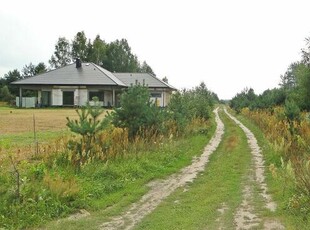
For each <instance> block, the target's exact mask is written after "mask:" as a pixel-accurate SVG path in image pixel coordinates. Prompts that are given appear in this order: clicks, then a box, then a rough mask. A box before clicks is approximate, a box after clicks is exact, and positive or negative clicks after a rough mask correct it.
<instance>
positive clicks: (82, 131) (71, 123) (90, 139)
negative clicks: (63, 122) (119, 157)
mask: <svg viewBox="0 0 310 230" xmlns="http://www.w3.org/2000/svg"><path fill="white" fill-rule="evenodd" d="M93 100H94V102H95V104H94V106H91V105H89V104H87V106H86V107H82V108H81V110H77V114H78V116H79V120H70V119H69V118H68V117H67V126H68V127H69V129H70V131H72V132H74V133H76V134H79V135H81V139H80V140H77V141H76V140H71V141H70V142H69V149H70V150H72V156H71V161H72V162H73V164H74V165H75V166H76V167H77V168H79V167H80V166H81V165H83V164H85V163H86V162H88V161H92V160H94V159H95V158H96V157H97V156H96V154H97V149H96V142H97V139H98V135H99V133H100V132H102V131H103V130H104V129H106V128H107V126H108V124H109V119H108V118H107V117H105V118H103V119H102V120H100V119H99V116H101V115H102V114H103V112H104V110H103V109H102V108H100V106H99V104H98V98H96V97H94V98H93Z"/></svg>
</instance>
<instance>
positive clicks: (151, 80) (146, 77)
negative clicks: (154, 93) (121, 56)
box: [113, 73, 175, 89]
mask: <svg viewBox="0 0 310 230" xmlns="http://www.w3.org/2000/svg"><path fill="white" fill-rule="evenodd" d="M113 74H114V75H115V76H116V77H117V78H118V79H120V80H121V81H122V82H124V83H125V84H126V85H127V86H131V85H135V84H141V85H146V86H148V87H151V88H171V89H175V88H174V87H173V86H171V85H169V84H168V83H166V82H164V81H162V80H160V79H159V78H157V77H155V76H154V75H152V74H150V73H113Z"/></svg>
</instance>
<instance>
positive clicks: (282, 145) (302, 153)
mask: <svg viewBox="0 0 310 230" xmlns="http://www.w3.org/2000/svg"><path fill="white" fill-rule="evenodd" d="M242 114H243V115H244V116H246V117H247V118H250V119H251V120H253V121H254V122H255V123H256V124H257V125H258V126H259V127H260V129H261V130H262V131H263V132H264V134H265V136H266V137H267V139H268V140H269V141H270V142H271V143H272V146H273V148H274V150H275V151H276V154H277V155H278V158H279V159H282V160H281V161H280V160H278V163H277V165H275V167H277V169H278V170H277V171H280V172H282V173H277V175H278V178H282V181H283V186H284V187H283V191H286V192H288V193H289V199H288V200H287V208H288V210H290V211H291V212H292V213H294V214H299V215H300V214H301V215H302V216H303V217H304V218H305V219H307V218H310V217H309V215H310V148H309V143H310V123H309V120H308V119H307V114H306V113H302V112H300V110H299V108H298V107H297V106H296V105H295V104H294V103H293V102H291V101H287V102H286V105H285V107H276V108H274V109H273V110H272V111H269V110H254V111H250V110H249V109H247V108H245V109H243V110H242ZM273 172H274V170H273ZM287 187H290V189H288V188H287Z"/></svg>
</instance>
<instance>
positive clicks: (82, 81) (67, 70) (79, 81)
mask: <svg viewBox="0 0 310 230" xmlns="http://www.w3.org/2000/svg"><path fill="white" fill-rule="evenodd" d="M12 84H15V85H72V86H82V85H83V86H85V85H106V86H121V87H127V86H128V87H129V86H131V85H135V84H141V85H146V86H148V87H151V88H169V89H172V90H176V88H174V87H173V86H171V85H169V84H168V83H166V82H164V81H162V80H160V79H159V78H157V77H155V76H154V75H152V74H149V73H111V72H110V71H108V70H106V69H104V68H102V67H100V66H98V65H96V64H94V63H82V66H81V67H80V68H76V65H75V63H73V64H70V65H67V66H64V67H61V68H58V69H55V70H51V71H49V72H46V73H43V74H39V75H36V76H33V77H29V78H26V79H23V80H19V81H15V82H12Z"/></svg>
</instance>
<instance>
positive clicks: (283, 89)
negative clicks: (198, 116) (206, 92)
mask: <svg viewBox="0 0 310 230" xmlns="http://www.w3.org/2000/svg"><path fill="white" fill-rule="evenodd" d="M301 51H302V56H301V60H299V61H296V62H293V63H291V64H290V65H289V67H288V68H287V70H286V72H285V73H284V74H283V75H281V76H280V83H279V87H277V88H274V89H267V90H265V91H264V92H263V93H262V94H260V95H257V94H255V92H254V90H253V89H252V88H245V89H244V90H243V91H242V92H240V93H238V94H237V95H236V96H235V97H233V98H232V100H231V101H230V106H231V107H232V108H234V109H235V110H236V111H241V109H242V108H246V107H248V108H250V109H261V108H272V107H274V106H280V105H291V106H294V107H296V108H297V107H298V108H299V109H300V110H303V111H310V37H308V38H306V47H305V48H303V49H302V50H301Z"/></svg>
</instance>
